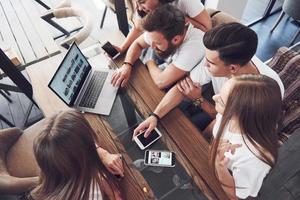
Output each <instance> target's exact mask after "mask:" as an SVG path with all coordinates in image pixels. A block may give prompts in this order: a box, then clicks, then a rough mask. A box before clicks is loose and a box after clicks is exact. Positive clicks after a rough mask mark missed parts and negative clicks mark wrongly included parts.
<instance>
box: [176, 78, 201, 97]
mask: <svg viewBox="0 0 300 200" xmlns="http://www.w3.org/2000/svg"><path fill="white" fill-rule="evenodd" d="M176 86H177V89H178V90H179V91H180V92H181V93H182V94H184V95H185V96H186V97H188V98H189V99H191V100H195V99H197V98H199V97H201V86H200V85H199V84H195V83H193V81H192V80H191V79H190V78H189V77H186V78H185V79H183V80H181V81H180V82H179V83H177V84H176Z"/></svg>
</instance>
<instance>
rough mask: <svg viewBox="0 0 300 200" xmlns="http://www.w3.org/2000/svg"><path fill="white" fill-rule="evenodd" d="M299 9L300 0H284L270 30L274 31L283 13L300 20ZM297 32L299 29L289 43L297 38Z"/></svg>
mask: <svg viewBox="0 0 300 200" xmlns="http://www.w3.org/2000/svg"><path fill="white" fill-rule="evenodd" d="M299 10H300V0H285V1H284V2H283V5H282V11H281V13H280V15H279V17H278V19H277V21H276V22H275V24H274V26H273V28H272V29H271V32H273V31H274V29H275V28H276V27H277V25H278V24H279V22H280V21H281V20H282V18H283V16H284V15H285V14H287V15H288V16H290V17H292V18H293V19H294V20H296V21H300V11H299ZM299 34H300V29H299V30H298V31H297V33H296V34H295V35H294V37H293V39H292V41H291V43H290V45H292V44H293V43H294V42H295V40H296V39H297V37H298V35H299Z"/></svg>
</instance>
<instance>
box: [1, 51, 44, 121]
mask: <svg viewBox="0 0 300 200" xmlns="http://www.w3.org/2000/svg"><path fill="white" fill-rule="evenodd" d="M0 69H1V70H2V71H3V72H4V73H5V74H6V76H8V77H9V78H10V79H11V80H12V81H13V82H14V83H15V84H16V86H13V85H6V84H2V83H1V84H0V88H1V89H5V90H7V91H13V92H22V93H24V94H25V95H26V96H27V97H28V98H29V99H30V100H31V104H30V105H29V107H28V109H27V112H26V115H25V119H24V123H23V126H24V127H26V126H27V125H28V118H29V115H30V113H31V110H32V108H33V105H35V106H37V104H36V103H35V101H34V99H33V91H32V86H31V84H30V83H29V82H28V80H27V79H26V78H25V77H24V76H23V74H22V73H21V72H20V71H19V69H17V68H16V67H15V65H14V64H13V63H12V62H11V61H10V59H9V58H8V57H7V56H6V54H5V53H4V52H3V50H2V49H0ZM37 107H38V106H37ZM2 120H3V121H5V119H3V118H2ZM6 123H7V121H6ZM7 124H8V125H10V126H12V125H13V124H9V123H7Z"/></svg>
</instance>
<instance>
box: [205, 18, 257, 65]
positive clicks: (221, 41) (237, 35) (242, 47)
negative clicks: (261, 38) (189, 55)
mask: <svg viewBox="0 0 300 200" xmlns="http://www.w3.org/2000/svg"><path fill="white" fill-rule="evenodd" d="M203 43H204V46H205V47H206V48H207V49H209V50H212V51H218V53H219V57H220V59H221V60H222V61H223V62H224V63H225V64H227V65H229V64H239V65H241V66H243V65H245V64H247V63H248V62H249V61H250V60H251V58H252V57H253V56H254V54H255V52H256V49H257V43H258V39H257V35H256V33H255V32H254V31H253V30H251V29H250V28H249V27H247V26H245V25H243V24H240V23H237V22H234V23H228V24H222V25H219V26H217V27H215V28H213V29H211V30H209V31H208V32H206V33H205V35H204V37H203Z"/></svg>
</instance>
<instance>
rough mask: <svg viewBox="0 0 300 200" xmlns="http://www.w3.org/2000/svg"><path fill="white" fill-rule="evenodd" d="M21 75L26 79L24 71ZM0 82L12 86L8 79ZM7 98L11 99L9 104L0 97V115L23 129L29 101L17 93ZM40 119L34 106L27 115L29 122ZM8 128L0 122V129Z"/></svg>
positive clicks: (40, 115) (12, 93)
mask: <svg viewBox="0 0 300 200" xmlns="http://www.w3.org/2000/svg"><path fill="white" fill-rule="evenodd" d="M23 75H24V76H25V77H27V74H26V72H25V71H23ZM0 82H1V83H5V84H13V83H12V81H11V80H10V79H9V78H4V79H2V80H1V81H0ZM9 97H10V98H11V99H12V101H13V102H12V103H9V102H8V101H7V100H6V99H5V98H4V97H3V96H2V95H0V113H1V115H3V116H4V117H5V118H6V119H8V120H9V121H10V122H12V123H13V124H15V126H16V127H19V128H23V122H24V117H25V114H26V112H27V110H28V107H29V104H30V100H29V99H28V98H27V97H26V96H25V95H24V94H23V93H17V92H10V96H9ZM41 117H42V113H41V111H40V110H39V109H38V108H37V107H36V106H34V107H33V109H32V111H31V113H30V115H29V121H32V120H33V121H35V120H36V119H37V118H38V119H41ZM8 127H9V126H8V125H7V124H6V123H4V122H3V121H0V128H1V129H4V128H8Z"/></svg>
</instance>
